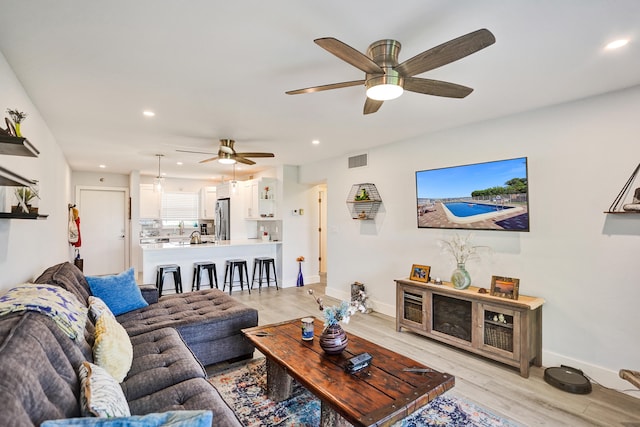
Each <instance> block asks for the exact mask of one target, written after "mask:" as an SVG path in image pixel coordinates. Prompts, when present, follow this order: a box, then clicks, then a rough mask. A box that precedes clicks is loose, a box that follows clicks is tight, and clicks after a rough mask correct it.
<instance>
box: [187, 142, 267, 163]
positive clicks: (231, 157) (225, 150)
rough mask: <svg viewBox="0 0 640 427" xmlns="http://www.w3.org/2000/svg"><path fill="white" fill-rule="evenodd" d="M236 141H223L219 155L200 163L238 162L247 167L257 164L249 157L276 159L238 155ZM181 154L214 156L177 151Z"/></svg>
mask: <svg viewBox="0 0 640 427" xmlns="http://www.w3.org/2000/svg"><path fill="white" fill-rule="evenodd" d="M235 143H236V142H235V141H234V140H233V139H221V140H220V147H219V148H218V155H217V156H214V157H211V158H209V159H204V160H201V161H200V163H207V162H212V161H214V160H217V161H218V162H220V163H223V164H229V165H231V164H234V163H236V162H239V163H244V164H245V165H255V164H256V162H254V161H253V160H250V159H248V158H247V157H275V156H274V154H273V153H251V152H247V153H238V152H237V151H236V150H235V148H234V147H233V146H234V145H235ZM176 151H179V152H181V153H197V154H212V153H206V152H203V151H190V150H176Z"/></svg>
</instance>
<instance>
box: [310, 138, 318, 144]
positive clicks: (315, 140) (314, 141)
mask: <svg viewBox="0 0 640 427" xmlns="http://www.w3.org/2000/svg"><path fill="white" fill-rule="evenodd" d="M311 143H312V144H313V145H318V144H320V141H318V140H317V139H314V140H313V141H311Z"/></svg>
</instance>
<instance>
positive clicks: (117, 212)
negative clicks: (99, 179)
mask: <svg viewBox="0 0 640 427" xmlns="http://www.w3.org/2000/svg"><path fill="white" fill-rule="evenodd" d="M127 199H128V194H127V190H126V189H122V188H99V187H93V188H79V189H78V191H77V194H76V201H77V203H76V204H77V205H78V209H79V211H80V212H79V214H80V235H81V238H82V246H81V247H80V248H79V249H80V256H81V257H82V259H83V260H84V262H83V264H84V273H85V274H86V275H92V276H97V275H103V274H117V273H120V272H122V271H124V270H125V269H126V267H127V264H128V263H127V255H128V251H127V248H128V245H127V240H128V239H127V235H128V229H127V220H126V218H127V203H126V202H127Z"/></svg>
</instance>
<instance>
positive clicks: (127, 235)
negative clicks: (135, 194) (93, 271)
mask: <svg viewBox="0 0 640 427" xmlns="http://www.w3.org/2000/svg"><path fill="white" fill-rule="evenodd" d="M82 190H89V191H117V192H122V193H124V200H125V202H124V204H125V211H126V212H124V213H123V215H124V216H125V217H124V242H125V244H124V264H125V269H128V268H130V267H131V232H130V227H131V197H129V188H127V187H100V186H95V185H76V196H75V200H76V205H78V204H79V203H80V192H81V191H82ZM78 208H80V209H81V208H82V207H81V206H78ZM80 212H82V211H80Z"/></svg>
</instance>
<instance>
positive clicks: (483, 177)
mask: <svg viewBox="0 0 640 427" xmlns="http://www.w3.org/2000/svg"><path fill="white" fill-rule="evenodd" d="M528 191H529V187H528V177H527V158H526V157H520V158H516V159H508V160H497V161H492V162H486V163H476V164H471V165H464V166H454V167H445V168H439V169H430V170H423V171H417V172H416V209H417V220H418V228H452V229H473V230H503V231H529V193H528Z"/></svg>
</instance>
